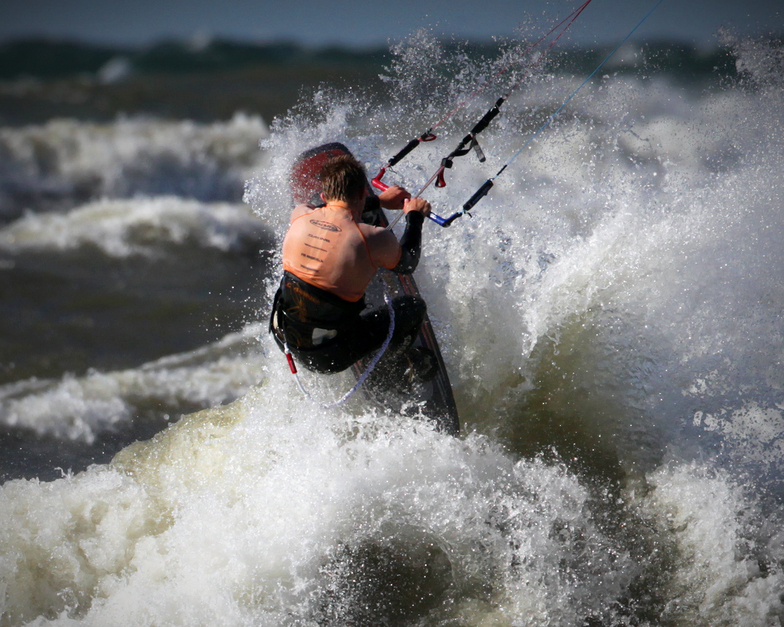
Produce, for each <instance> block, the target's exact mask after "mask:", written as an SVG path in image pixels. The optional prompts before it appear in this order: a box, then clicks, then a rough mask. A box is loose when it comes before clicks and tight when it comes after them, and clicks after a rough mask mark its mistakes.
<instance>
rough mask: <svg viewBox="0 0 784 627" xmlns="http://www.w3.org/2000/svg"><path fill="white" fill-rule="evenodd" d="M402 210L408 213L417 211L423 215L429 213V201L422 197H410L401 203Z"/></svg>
mask: <svg viewBox="0 0 784 627" xmlns="http://www.w3.org/2000/svg"><path fill="white" fill-rule="evenodd" d="M403 211H404V212H405V213H409V212H411V211H419V212H420V213H421V214H422V215H424V216H425V217H427V216H429V215H430V203H429V202H427V201H426V200H425V199H424V198H411V199H409V200H406V201H405V202H404V203H403Z"/></svg>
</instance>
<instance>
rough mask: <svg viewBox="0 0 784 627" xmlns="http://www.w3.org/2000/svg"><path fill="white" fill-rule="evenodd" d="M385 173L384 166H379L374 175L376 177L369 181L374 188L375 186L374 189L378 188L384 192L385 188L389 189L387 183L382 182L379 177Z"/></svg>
mask: <svg viewBox="0 0 784 627" xmlns="http://www.w3.org/2000/svg"><path fill="white" fill-rule="evenodd" d="M386 173H387V169H386V167H384V168H381V170H380V171H379V173H378V174H377V175H376V178H374V179H373V180H372V181H370V182H371V183H372V185H373V187H375V188H376V189H378V190H381V191H382V192H385V191H386V190H388V189H389V185H387V184H386V183H382V182H381V178H382V177H383V176H384V175H385V174H386Z"/></svg>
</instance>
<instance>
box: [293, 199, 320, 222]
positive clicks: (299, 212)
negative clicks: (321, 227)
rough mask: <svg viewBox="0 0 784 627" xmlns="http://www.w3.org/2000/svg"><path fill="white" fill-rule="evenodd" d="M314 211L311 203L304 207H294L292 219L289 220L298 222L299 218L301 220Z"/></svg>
mask: <svg viewBox="0 0 784 627" xmlns="http://www.w3.org/2000/svg"><path fill="white" fill-rule="evenodd" d="M314 209H315V207H314V206H313V205H311V204H310V203H307V204H304V205H297V206H296V207H294V211H292V212H291V219H290V220H289V222H294V220H296V219H297V218H300V217H302V216H304V215H306V214H308V213H310V212H311V211H313V210H314Z"/></svg>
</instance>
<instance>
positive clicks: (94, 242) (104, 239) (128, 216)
mask: <svg viewBox="0 0 784 627" xmlns="http://www.w3.org/2000/svg"><path fill="white" fill-rule="evenodd" d="M268 240H269V232H268V230H267V228H266V227H265V226H264V225H263V224H262V223H261V222H260V221H259V219H258V218H257V217H256V216H255V215H253V213H252V212H251V211H250V209H249V208H248V207H247V206H246V205H242V204H229V203H203V202H199V201H196V200H187V199H183V198H180V197H177V196H159V197H156V198H133V199H127V200H108V199H107V200H98V201H95V202H92V203H89V204H87V205H84V206H81V207H78V208H76V209H73V210H71V211H69V212H66V213H29V214H27V215H25V216H24V217H22V218H19V219H18V220H16V221H15V222H12V223H11V224H9V225H7V226H5V227H3V228H0V251H2V252H4V253H7V254H11V255H16V254H20V253H25V252H38V253H40V252H64V251H68V250H74V249H78V248H82V247H85V246H86V245H90V246H93V247H95V248H98V249H99V250H101V251H102V252H104V253H105V254H106V255H108V256H110V257H119V258H121V257H128V256H130V255H146V256H156V255H159V254H161V252H162V251H163V249H164V248H165V247H166V246H167V245H182V244H195V245H197V246H202V247H205V248H207V247H209V248H216V249H218V250H222V251H230V250H238V251H244V250H246V249H248V248H249V247H254V246H255V248H256V250H255V251H254V252H258V248H259V246H258V243H259V242H260V241H263V242H265V243H266V242H267V241H268Z"/></svg>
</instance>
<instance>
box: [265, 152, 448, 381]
mask: <svg viewBox="0 0 784 627" xmlns="http://www.w3.org/2000/svg"><path fill="white" fill-rule="evenodd" d="M320 180H321V184H322V192H321V198H322V200H323V201H324V203H326V204H325V205H323V206H321V207H316V206H314V205H312V204H303V205H299V206H297V207H296V208H295V209H294V211H293V212H292V214H291V221H290V224H289V229H288V232H287V233H286V236H285V238H284V240H283V270H284V272H283V280H282V281H281V287H280V289H279V290H278V292H277V294H276V295H275V301H274V303H273V309H272V317H271V320H270V330H271V331H272V333H273V336H274V337H275V340H276V342H277V343H278V345H279V346H280V347H281V350H285V347H286V346H288V349H289V350H290V351H291V353H292V354H293V355H294V357H296V358H297V361H299V362H300V363H301V364H302V365H304V366H305V367H306V368H308V369H309V370H313V371H315V372H320V373H334V372H341V371H342V370H345V369H346V368H348V367H349V366H351V365H352V364H353V363H354V362H356V361H358V360H360V359H362V358H363V357H366V356H368V355H370V354H371V353H373V352H374V351H377V350H378V349H379V348H380V347H381V346H382V344H383V343H384V341H385V339H386V337H387V333H388V331H389V328H390V316H389V311H388V309H387V308H386V307H381V308H378V309H373V310H370V311H366V312H365V311H363V310H364V309H365V299H364V296H365V290H366V289H367V286H368V284H369V283H370V281H371V280H372V279H373V277H374V275H375V274H376V271H377V270H378V269H379V268H387V269H389V270H392V271H394V272H398V273H400V274H411V273H412V272H414V270H415V269H416V267H417V264H418V262H419V255H420V248H421V239H422V237H421V236H422V223H423V221H424V219H425V217H426V216H427V215H429V214H430V203H428V202H427V201H425V200H423V199H421V198H411V195H410V194H409V193H408V192H407V191H406V190H405V189H403V188H402V187H399V186H393V187H390V188H389V189H387V190H385V191H384V192H382V193H381V194H380V195H379V196H375V195H373V194H369V193H368V188H367V174H366V172H365V168H364V167H363V166H362V164H361V163H359V162H358V161H357V160H356V159H355V158H354V157H352V156H351V155H340V156H337V157H334V158H332V159H330V160H329V161H327V162H326V164H325V165H324V167H323V168H322V170H321V173H320ZM374 203H378V204H376V205H375V207H376V208H377V207H378V205H379V204H380V206H381V207H384V208H386V209H402V210H403V211H404V212H405V217H406V228H405V232H404V233H403V236H402V238H401V239H400V241H398V239H397V237H396V236H395V235H394V233H392V231H390V230H387V229H384V228H382V227H379V226H372V225H371V224H366V223H364V222H363V221H362V214H363V212H364V211H366V210H367V208H368V207H370V208H371V209H372V208H373V204H374ZM366 205H367V206H366ZM392 306H393V308H394V314H395V316H394V334H393V336H392V340H391V342H390V344H389V347H388V348H387V353H386V354H385V355H384V357H383V360H382V362H380V364H381V363H383V364H386V368H387V369H388V368H389V366H390V365H391V364H392V365H395V366H397V365H398V364H401V363H402V364H403V365H405V364H408V365H409V366H410V365H412V363H413V365H414V366H415V367H417V366H418V368H417V370H419V373H420V376H427V374H431V373H432V370H434V369H435V367H436V366H435V363H434V360H433V357H432V355H427V354H420V352H416V351H413V349H410V348H409V347H410V346H411V345H412V343H413V342H414V340H415V338H416V336H417V334H418V333H419V328H420V326H421V324H422V321H423V320H424V318H425V315H426V311H427V308H426V305H425V302H424V301H423V300H422V299H421V298H419V297H417V296H400V297H397V298H395V299H393V301H392ZM404 357H405V358H406V359H404ZM384 369H385V367H384V366H381V365H379V367H378V368H377V370H379V371H383V370H384ZM429 371H430V372H429Z"/></svg>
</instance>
